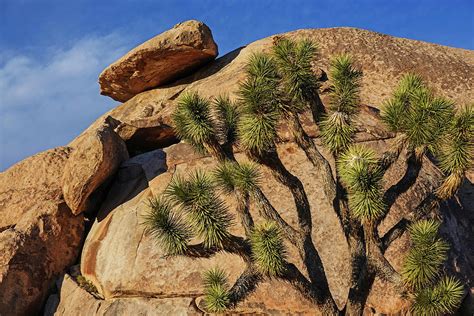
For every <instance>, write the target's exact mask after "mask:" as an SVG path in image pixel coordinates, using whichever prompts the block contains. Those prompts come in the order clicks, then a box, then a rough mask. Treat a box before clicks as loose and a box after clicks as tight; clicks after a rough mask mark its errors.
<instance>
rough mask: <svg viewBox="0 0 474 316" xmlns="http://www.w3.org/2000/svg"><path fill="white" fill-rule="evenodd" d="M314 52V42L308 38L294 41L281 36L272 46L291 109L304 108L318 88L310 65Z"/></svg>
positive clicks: (315, 47) (295, 110)
mask: <svg viewBox="0 0 474 316" xmlns="http://www.w3.org/2000/svg"><path fill="white" fill-rule="evenodd" d="M316 53H317V46H316V44H314V43H313V42H312V41H310V40H308V39H303V40H300V41H294V40H291V39H288V38H282V39H279V40H278V41H277V42H276V43H275V45H274V46H273V55H274V56H275V61H276V64H277V68H278V72H279V73H280V76H281V77H282V84H283V91H284V93H285V94H286V95H287V97H288V98H289V99H290V100H291V102H292V107H291V108H290V110H291V111H294V112H300V111H302V110H304V108H305V106H306V104H307V102H309V101H310V100H311V99H312V98H314V95H315V93H316V90H317V89H318V80H317V78H316V76H315V74H314V72H313V70H312V65H311V63H312V62H313V61H314V59H315V57H316Z"/></svg>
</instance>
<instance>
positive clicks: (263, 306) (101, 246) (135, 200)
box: [81, 141, 472, 315]
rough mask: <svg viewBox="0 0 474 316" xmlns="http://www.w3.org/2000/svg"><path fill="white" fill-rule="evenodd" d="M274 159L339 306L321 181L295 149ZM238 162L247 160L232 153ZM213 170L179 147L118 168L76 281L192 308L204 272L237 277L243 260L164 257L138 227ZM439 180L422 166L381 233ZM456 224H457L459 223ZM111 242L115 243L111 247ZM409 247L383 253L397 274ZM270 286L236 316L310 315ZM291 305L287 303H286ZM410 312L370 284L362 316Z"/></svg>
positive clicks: (343, 293)
mask: <svg viewBox="0 0 474 316" xmlns="http://www.w3.org/2000/svg"><path fill="white" fill-rule="evenodd" d="M365 144H366V145H368V146H370V147H372V148H374V149H375V150H376V151H378V152H381V151H383V150H386V149H387V148H388V146H389V142H387V141H369V142H365ZM279 152H280V155H281V157H282V160H283V162H284V164H285V165H286V166H287V167H288V168H289V170H290V171H292V172H293V173H294V174H295V175H297V176H298V177H299V178H300V179H301V180H302V182H303V184H304V186H305V188H306V191H307V192H308V198H309V200H310V203H311V206H312V209H313V225H314V232H313V238H314V241H315V243H316V246H317V249H318V251H319V252H320V255H321V257H322V260H323V263H324V266H325V270H326V273H327V276H328V279H329V283H330V288H331V291H332V293H333V295H334V296H335V298H336V300H337V302H338V304H339V305H340V306H343V305H344V302H345V299H346V297H347V290H348V289H347V282H348V276H349V270H348V264H349V262H348V251H347V244H346V242H345V240H344V236H343V233H342V230H341V228H340V226H339V224H338V221H337V219H336V217H335V214H334V213H333V211H332V210H331V209H330V207H329V206H328V205H327V202H326V201H324V199H323V198H322V196H323V193H322V191H321V188H319V187H318V186H315V185H314V184H315V183H318V181H319V174H318V172H317V170H315V169H314V168H313V167H312V165H311V164H310V163H309V162H308V161H307V160H306V158H305V155H304V153H302V152H301V150H300V149H298V148H297V147H296V146H295V145H294V144H292V143H285V144H281V146H280V147H279ZM237 159H239V160H242V159H245V158H244V157H243V156H242V155H241V154H238V155H237ZM213 166H215V161H214V160H213V159H212V158H210V157H203V156H200V155H198V154H196V153H194V151H193V149H192V148H191V147H190V146H188V145H185V144H182V143H180V144H177V145H173V146H171V147H169V148H166V149H165V150H164V151H162V150H156V151H153V152H150V153H147V154H143V155H139V156H136V157H134V158H132V159H130V160H129V161H127V162H126V163H124V164H123V165H122V167H121V169H120V171H119V174H118V178H117V180H116V181H117V182H115V183H114V185H113V187H112V190H111V191H110V194H109V197H108V198H107V200H106V202H105V203H104V205H103V207H102V209H101V211H100V212H99V216H98V219H97V220H96V222H95V223H94V224H93V227H92V229H91V232H90V234H89V235H88V237H87V241H86V244H85V246H84V250H83V255H82V259H81V270H82V274H83V275H84V276H85V277H86V278H88V279H89V280H92V281H93V283H94V284H95V285H96V286H97V288H98V289H99V291H100V292H101V294H102V295H104V297H105V298H106V299H114V298H123V297H131V296H143V297H150V296H153V297H166V296H172V297H175V296H179V297H192V298H196V304H198V305H199V299H198V298H199V297H200V296H201V295H202V285H201V278H200V273H201V272H202V271H203V270H205V269H207V268H208V267H211V266H215V265H218V266H220V267H222V268H224V269H225V270H226V271H227V272H228V273H229V276H230V280H231V281H233V280H235V279H236V278H237V277H238V275H239V274H240V273H241V272H242V271H243V268H244V265H243V262H242V261H241V259H240V258H239V257H237V256H235V255H230V254H219V255H217V256H215V257H214V258H212V259H189V258H183V257H177V258H163V257H162V256H163V253H162V251H161V250H160V247H159V246H158V245H157V244H156V242H155V241H154V240H153V238H151V237H150V236H147V235H146V234H144V228H143V226H142V225H141V222H142V221H143V216H144V214H145V213H146V212H147V205H146V204H147V201H148V199H149V198H150V197H151V196H153V195H157V194H159V193H161V192H162V191H163V190H164V188H165V187H166V185H167V183H168V182H169V181H170V179H171V178H172V177H173V175H175V174H181V175H185V174H187V173H188V172H190V171H191V170H196V169H202V170H210V169H212V167H213ZM146 170H148V171H146ZM403 170H404V167H403V164H402V163H401V162H400V163H398V164H397V165H396V166H394V168H392V169H391V171H390V172H389V173H388V174H387V175H386V182H387V188H388V185H389V184H393V183H395V182H396V181H398V179H399V178H401V177H402V176H403ZM262 171H263V177H262V179H264V180H263V181H262V183H261V185H262V189H263V190H264V192H265V193H266V194H267V196H268V197H269V199H270V200H271V201H272V203H273V204H274V205H276V206H277V209H278V210H279V211H280V212H281V214H282V216H283V218H285V219H286V220H287V221H288V222H289V223H290V224H292V225H296V218H295V213H294V212H293V211H292V210H294V205H293V202H292V198H291V196H290V194H289V192H288V191H287V189H286V188H284V187H282V186H281V185H280V184H278V183H276V182H275V181H274V180H273V179H272V177H271V175H270V174H267V172H266V171H265V170H262ZM437 181H439V172H438V171H437V170H436V169H435V168H433V165H432V164H431V163H430V162H429V161H425V167H424V168H423V169H422V171H421V174H420V178H419V180H418V181H417V183H416V184H415V185H414V186H413V187H412V188H411V189H410V190H409V191H407V192H406V193H405V194H404V195H402V196H401V197H400V199H399V200H398V201H397V202H396V203H395V204H394V206H393V207H392V209H391V211H390V216H388V217H387V218H386V220H385V222H384V224H383V225H382V228H381V231H382V232H383V231H384V230H386V229H389V228H391V227H392V226H393V225H394V224H395V223H396V222H397V221H398V220H399V219H400V218H401V217H402V216H404V215H405V216H406V215H408V214H409V213H410V212H411V210H412V206H413V205H415V204H416V203H418V202H420V201H421V200H422V199H423V197H424V196H426V194H427V192H428V190H429V189H430V188H431V187H432V186H433V185H435V183H436V182H437ZM226 202H227V204H228V205H229V207H230V209H231V210H233V207H234V202H233V200H232V198H226ZM457 208H458V209H459V208H460V207H459V206H458V207H457ZM252 212H253V214H254V216H257V215H256V214H257V211H256V210H254V209H252ZM234 215H236V214H234ZM257 218H258V216H257ZM455 218H456V219H457V220H459V218H462V216H461V217H460V216H459V215H458V216H455ZM466 222H469V221H464V223H463V224H462V225H465V224H466ZM462 225H461V224H460V223H457V224H455V225H454V226H453V227H450V228H449V229H447V230H448V231H447V232H446V235H447V236H450V237H449V238H450V239H457V240H458V243H460V242H459V241H460V240H462V242H461V244H460V245H459V247H458V248H459V249H469V244H468V243H469V241H468V240H466V237H464V236H463V234H464V232H462V231H460V232H458V230H459V229H460V228H461V227H462ZM233 232H234V233H235V234H239V235H242V233H243V230H242V227H240V224H238V223H236V224H235V227H234V228H233ZM117 240H120V241H121V242H120V243H117ZM288 247H289V253H290V255H289V258H290V260H293V261H294V262H295V263H296V264H297V265H300V263H299V262H298V259H297V254H296V251H295V250H294V249H292V247H291V246H290V245H288ZM408 247H409V241H408V238H407V236H403V237H402V238H400V239H399V240H397V241H396V242H395V243H394V244H393V245H392V246H391V247H390V248H389V249H388V251H387V253H386V256H387V258H388V260H389V261H390V262H391V263H392V264H393V266H394V267H395V268H396V269H400V268H401V265H402V262H403V258H404V254H405V253H406V251H407V250H408ZM334 254H337V255H334ZM455 256H456V258H457V259H458V262H457V264H458V265H459V264H461V262H462V265H463V267H462V271H463V274H464V275H465V273H468V274H469V273H470V272H469V271H471V270H472V267H468V266H466V264H467V263H468V262H470V261H469V260H466V258H461V257H462V256H463V254H460V253H457V254H456V255H455ZM460 259H461V260H460ZM272 282H273V283H264V284H263V285H262V286H260V287H259V288H258V290H257V291H256V292H255V293H253V294H252V295H251V296H250V297H249V299H248V300H247V301H245V302H243V303H242V304H240V305H239V306H238V307H237V309H236V310H235V312H236V313H238V312H252V313H257V312H261V313H273V312H275V313H295V312H301V313H304V314H314V313H315V312H314V310H313V307H312V306H311V304H310V303H308V302H307V301H306V300H305V299H304V298H303V297H301V296H300V294H299V293H297V292H296V291H295V290H294V289H293V288H291V286H289V285H288V284H284V283H281V282H277V281H272ZM288 297H291V300H288ZM290 301H291V304H289V303H288V302H290ZM282 302H285V303H282ZM408 308H409V302H408V301H406V300H405V299H403V298H402V297H400V296H399V295H398V294H397V292H396V291H395V289H393V288H392V287H391V285H390V284H388V283H386V282H383V281H382V280H379V279H377V280H376V282H375V284H374V287H373V291H372V292H371V294H370V296H369V298H368V302H367V309H366V314H367V315H371V313H372V312H373V311H376V312H378V313H384V314H391V313H397V312H400V311H404V310H405V311H406V310H407V309H408Z"/></svg>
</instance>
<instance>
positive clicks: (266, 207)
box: [253, 188, 300, 245]
mask: <svg viewBox="0 0 474 316" xmlns="http://www.w3.org/2000/svg"><path fill="white" fill-rule="evenodd" d="M253 195H254V200H255V202H256V203H257V205H258V210H259V212H260V214H261V216H262V217H264V218H266V219H268V220H272V221H275V222H276V223H277V225H278V226H279V227H280V229H281V230H282V232H283V234H285V237H286V238H287V239H288V240H289V241H290V242H291V243H292V244H293V245H297V244H298V242H299V240H300V233H299V232H298V231H297V230H296V229H294V228H293V227H292V226H291V225H290V224H288V223H287V222H286V221H285V220H284V219H283V218H282V217H281V216H280V213H279V212H278V211H277V210H276V209H275V208H274V207H273V205H272V204H271V203H270V201H269V200H268V199H267V197H266V196H265V194H263V192H262V190H261V189H260V188H257V190H255V191H254V192H253Z"/></svg>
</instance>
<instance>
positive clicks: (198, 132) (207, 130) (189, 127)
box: [172, 92, 216, 151]
mask: <svg viewBox="0 0 474 316" xmlns="http://www.w3.org/2000/svg"><path fill="white" fill-rule="evenodd" d="M172 119H173V123H174V130H175V132H176V135H177V136H178V137H179V138H180V139H182V140H185V141H187V142H188V143H190V144H191V145H193V146H194V147H195V148H196V149H197V150H199V151H203V150H204V144H205V143H206V142H208V141H209V139H211V138H212V137H215V134H216V131H215V129H214V123H213V120H212V113H211V107H210V102H209V101H208V100H206V99H204V98H202V97H201V96H199V94H197V93H196V92H188V93H184V94H183V96H181V97H180V99H179V100H178V105H177V107H176V110H175V111H174V113H173V116H172Z"/></svg>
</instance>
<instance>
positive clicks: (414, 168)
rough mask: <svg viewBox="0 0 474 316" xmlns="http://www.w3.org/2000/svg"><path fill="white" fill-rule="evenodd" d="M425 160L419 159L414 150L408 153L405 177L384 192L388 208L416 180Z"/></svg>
mask: <svg viewBox="0 0 474 316" xmlns="http://www.w3.org/2000/svg"><path fill="white" fill-rule="evenodd" d="M422 166H423V160H422V159H418V158H417V157H416V155H415V152H414V151H410V152H409V153H407V160H406V171H405V174H404V175H403V177H402V178H401V179H400V180H399V181H398V182H397V183H396V184H394V185H392V186H391V187H390V188H389V189H388V190H387V191H386V192H385V194H384V201H385V203H386V205H387V210H389V209H390V207H391V206H392V205H393V204H394V203H395V201H396V199H397V198H398V197H399V196H400V195H401V194H403V193H405V192H406V191H408V189H410V188H411V187H412V186H413V185H414V184H415V182H416V179H417V178H418V175H419V174H420V171H421V167H422Z"/></svg>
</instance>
